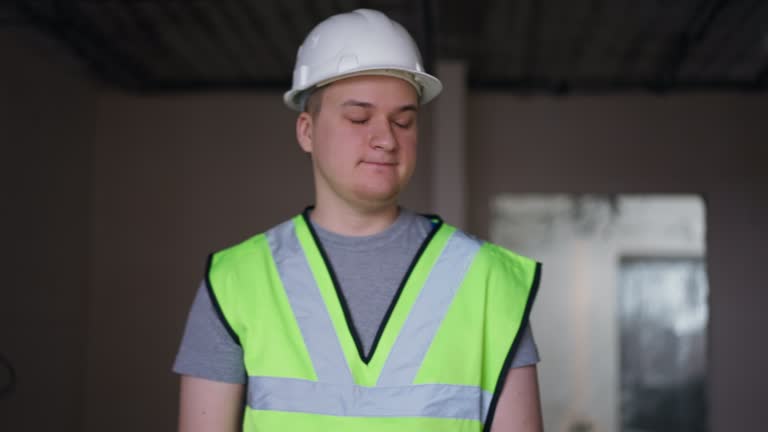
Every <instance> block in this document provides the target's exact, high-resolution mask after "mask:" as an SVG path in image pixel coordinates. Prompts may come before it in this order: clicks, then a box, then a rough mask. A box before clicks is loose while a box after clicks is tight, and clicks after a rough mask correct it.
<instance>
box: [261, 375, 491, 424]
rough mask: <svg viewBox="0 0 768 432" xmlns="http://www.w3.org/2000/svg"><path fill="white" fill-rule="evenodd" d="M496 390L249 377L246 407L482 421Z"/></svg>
mask: <svg viewBox="0 0 768 432" xmlns="http://www.w3.org/2000/svg"><path fill="white" fill-rule="evenodd" d="M492 397H493V394H492V393H490V392H487V391H484V390H481V389H480V388H478V387H473V386H460V385H452V384H419V385H408V386H397V387H362V386H358V385H354V384H353V385H335V384H328V383H320V382H315V381H307V380H300V379H294V378H275V377H260V376H257V377H250V378H249V379H248V406H249V407H250V408H251V409H254V410H269V411H289V412H302V413H311V414H324V415H334V416H352V417H435V418H452V419H468V420H478V421H481V422H482V421H484V420H485V418H486V415H487V414H488V407H489V406H490V403H491V398H492Z"/></svg>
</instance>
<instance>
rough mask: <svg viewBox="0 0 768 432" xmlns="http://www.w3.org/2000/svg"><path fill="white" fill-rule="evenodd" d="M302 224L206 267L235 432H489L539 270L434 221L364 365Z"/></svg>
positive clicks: (321, 257)
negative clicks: (238, 360)
mask: <svg viewBox="0 0 768 432" xmlns="http://www.w3.org/2000/svg"><path fill="white" fill-rule="evenodd" d="M307 217H308V216H307V212H305V213H304V214H303V215H299V216H296V217H295V218H293V219H292V220H289V221H287V222H285V223H283V224H281V225H278V226H276V227H274V228H272V229H270V230H269V231H267V232H266V233H263V234H259V235H256V236H254V237H252V238H250V239H248V240H246V241H245V242H243V243H240V244H238V245H236V246H233V247H230V248H228V249H225V250H222V251H220V252H217V253H215V254H213V255H212V256H211V258H210V263H209V270H208V286H209V289H210V293H211V298H212V299H213V303H214V305H215V307H216V309H217V311H218V312H219V313H220V314H221V317H222V319H223V321H224V322H225V325H226V327H227V329H228V331H229V332H230V334H231V335H232V337H233V338H235V340H236V341H237V342H238V343H239V344H240V345H241V346H242V348H243V356H244V363H245V369H246V373H247V375H248V383H247V392H246V393H247V396H246V406H245V414H244V418H243V430H244V431H301V432H307V431H322V432H327V431H332V432H361V431H366V432H410V431H414V432H416V431H418V432H431V431H434V432H437V431H439V432H446V431H461V432H464V431H481V430H483V429H484V428H485V429H486V430H489V429H490V423H491V421H492V419H493V412H494V409H495V406H496V401H497V400H498V396H499V393H500V391H501V388H502V385H503V382H504V379H505V376H506V372H507V370H508V368H509V363H510V361H511V357H512V354H513V352H514V350H515V346H516V345H517V342H516V341H517V340H518V335H519V334H520V333H521V331H520V330H521V327H522V326H523V325H524V324H525V323H526V322H527V319H528V313H529V311H530V307H531V304H532V302H533V298H534V296H535V292H536V289H537V285H538V280H539V269H540V266H539V264H538V263H536V262H535V261H532V260H530V259H528V258H525V257H522V256H520V255H517V254H515V253H513V252H510V251H508V250H506V249H504V248H501V247H499V246H496V245H493V244H491V243H485V242H481V241H479V240H477V239H476V238H474V237H471V236H469V235H467V234H465V233H463V232H462V231H460V230H457V229H456V228H454V227H452V226H449V225H447V224H444V223H442V221H440V219H439V218H434V219H433V229H432V231H431V233H430V234H429V235H428V237H427V238H426V240H425V241H424V243H423V245H422V247H421V249H420V250H419V252H418V253H417V255H416V258H415V259H414V261H413V263H412V265H411V268H410V270H409V271H408V273H407V274H406V276H405V278H404V280H403V283H402V284H401V286H400V288H399V290H398V292H397V294H396V296H395V298H394V300H393V302H392V305H391V306H390V308H389V310H388V311H387V314H386V316H385V318H384V322H383V323H382V325H381V327H380V329H379V332H378V334H377V335H376V338H375V342H374V343H373V345H372V348H371V350H370V353H369V355H364V353H363V349H362V344H361V343H360V340H359V338H358V337H357V334H356V332H355V331H354V328H353V326H352V325H350V323H351V320H350V314H349V309H348V307H347V305H346V304H345V302H344V297H343V296H342V295H341V293H340V291H339V288H338V282H337V280H336V277H335V275H334V273H333V269H332V267H331V266H330V264H329V261H328V258H327V256H326V255H325V252H324V251H323V249H322V246H321V245H320V243H319V241H318V239H317V235H316V234H315V232H314V230H313V229H312V226H311V224H310V223H309V222H308V220H307Z"/></svg>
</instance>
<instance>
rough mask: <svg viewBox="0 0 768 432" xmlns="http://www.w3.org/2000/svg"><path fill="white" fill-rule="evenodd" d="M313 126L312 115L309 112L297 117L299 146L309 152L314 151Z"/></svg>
mask: <svg viewBox="0 0 768 432" xmlns="http://www.w3.org/2000/svg"><path fill="white" fill-rule="evenodd" d="M313 128H314V124H313V123H312V115H311V114H309V113H307V112H303V113H301V114H299V117H298V118H297V119H296V140H297V141H298V142H299V147H301V149H302V150H304V151H305V152H307V153H312V132H313Z"/></svg>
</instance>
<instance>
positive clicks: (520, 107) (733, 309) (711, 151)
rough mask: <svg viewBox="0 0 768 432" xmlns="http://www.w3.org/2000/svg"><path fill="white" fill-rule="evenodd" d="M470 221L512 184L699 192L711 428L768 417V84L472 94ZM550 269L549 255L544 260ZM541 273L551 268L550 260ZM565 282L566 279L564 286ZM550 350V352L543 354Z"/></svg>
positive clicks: (754, 423) (480, 228) (480, 217)
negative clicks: (746, 91)
mask: <svg viewBox="0 0 768 432" xmlns="http://www.w3.org/2000/svg"><path fill="white" fill-rule="evenodd" d="M468 112H469V122H468V124H469V136H470V140H469V142H470V145H471V151H470V152H469V157H468V163H469V167H468V171H469V183H470V190H469V196H470V226H471V227H472V228H473V229H474V230H475V231H477V232H479V233H480V234H483V235H485V234H486V233H487V230H488V225H487V223H488V220H489V208H490V200H491V199H492V197H494V196H497V195H498V194H501V193H505V192H558V193H562V192H573V193H579V192H601V193H612V192H624V193H628V192H654V193H677V192H691V193H702V194H704V196H705V199H706V202H707V251H708V257H707V258H708V259H707V262H708V271H709V282H710V323H709V351H710V359H709V360H710V361H709V391H710V395H709V400H710V424H711V425H712V428H711V430H712V431H732V430H739V431H741V430H756V429H760V428H762V427H763V426H764V425H765V424H767V423H768V411H766V410H764V409H761V408H760V407H761V406H762V405H763V404H764V403H765V402H766V401H768V380H767V379H766V378H765V375H764V374H763V373H762V368H763V365H765V364H768V347H766V346H765V344H763V343H762V340H764V339H765V337H764V335H763V329H764V328H765V327H766V320H765V318H763V317H764V316H765V314H764V312H763V309H764V307H765V305H766V304H768V302H767V300H768V290H766V283H765V277H764V274H763V272H762V271H761V267H762V265H763V264H762V262H763V261H764V260H765V259H766V256H767V254H766V253H765V246H764V242H765V239H768V217H766V214H768V150H766V149H767V148H768V147H767V146H766V144H767V143H768V122H766V119H767V118H768V95H766V94H765V93H763V94H760V95H751V96H750V95H740V94H712V95H697V94H681V95H675V96H652V95H632V94H626V95H605V96H600V97H584V96H582V97H580V96H573V97H568V98H549V97H527V98H526V97H515V96H511V95H504V94H494V93H486V92H475V93H472V94H471V96H470V99H469V110H468ZM544 265H545V269H546V263H544ZM544 277H545V278H546V270H545V271H544ZM566 288H567V287H566ZM543 355H544V356H546V353H543Z"/></svg>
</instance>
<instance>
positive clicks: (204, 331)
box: [173, 209, 539, 384]
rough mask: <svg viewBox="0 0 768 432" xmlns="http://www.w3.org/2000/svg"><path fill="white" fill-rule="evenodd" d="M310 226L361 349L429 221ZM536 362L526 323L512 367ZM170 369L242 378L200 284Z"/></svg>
mask: <svg viewBox="0 0 768 432" xmlns="http://www.w3.org/2000/svg"><path fill="white" fill-rule="evenodd" d="M312 226H313V228H314V230H315V232H316V233H317V237H318V239H319V240H320V243H321V244H322V247H323V249H324V250H325V253H326V255H327V256H328V259H329V260H330V263H331V267H332V268H333V271H334V273H335V274H336V278H337V281H338V283H339V289H340V291H341V294H342V296H343V297H344V300H345V301H346V304H347V307H348V309H349V313H350V315H351V318H352V326H353V327H354V329H355V331H356V332H357V335H358V337H359V339H360V342H361V344H362V346H363V350H364V352H365V353H366V354H367V353H368V352H369V351H370V349H371V345H372V344H373V341H374V339H375V337H376V334H377V332H378V330H379V326H380V325H381V322H382V320H383V319H384V316H385V315H386V313H387V310H388V309H389V307H390V304H391V303H392V300H393V298H394V296H395V294H396V293H397V291H398V288H399V287H400V284H401V282H402V279H403V277H404V276H405V274H406V273H407V272H408V269H409V267H410V266H411V262H412V261H413V259H414V257H415V256H416V254H417V252H418V250H419V248H420V246H421V244H422V243H423V241H424V239H426V237H427V235H428V234H429V233H430V231H431V230H432V222H431V221H430V220H429V219H427V218H425V217H423V216H421V215H418V214H416V213H413V212H411V211H409V210H405V209H403V210H402V211H401V212H400V215H399V216H398V218H397V219H396V220H395V223H393V224H392V225H391V226H390V227H388V228H387V229H386V230H384V231H382V232H380V233H378V234H375V235H372V236H365V237H347V236H343V235H339V234H336V233H333V232H330V231H327V230H324V229H323V228H321V227H319V226H317V225H316V224H314V223H313V224H312ZM538 361H539V354H538V351H537V349H536V344H535V342H534V340H533V335H532V333H531V331H530V329H529V328H528V326H526V329H525V330H524V332H523V333H522V334H521V340H520V343H519V345H518V347H517V351H516V352H515V354H514V357H513V360H512V367H522V366H528V365H531V364H535V363H537V362H538ZM173 371H174V372H176V373H179V374H183V375H191V376H196V377H200V378H205V379H209V380H213V381H223V382H229V383H240V384H244V383H245V382H246V375H245V366H244V365H243V352H242V348H241V347H240V345H238V344H237V343H236V342H235V341H234V340H233V339H232V337H231V336H230V335H229V333H227V330H226V328H225V327H224V324H223V323H222V322H221V321H220V318H219V316H218V315H217V314H216V312H215V310H214V307H213V304H212V303H211V298H210V297H209V295H208V291H207V289H206V288H205V285H204V284H201V286H200V288H199V289H198V291H197V295H196V296H195V300H194V302H193V303H192V308H191V309H190V312H189V317H188V319H187V325H186V329H185V330H184V336H183V338H182V341H181V347H180V348H179V352H178V354H177V355H176V362H175V363H174V365H173Z"/></svg>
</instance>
